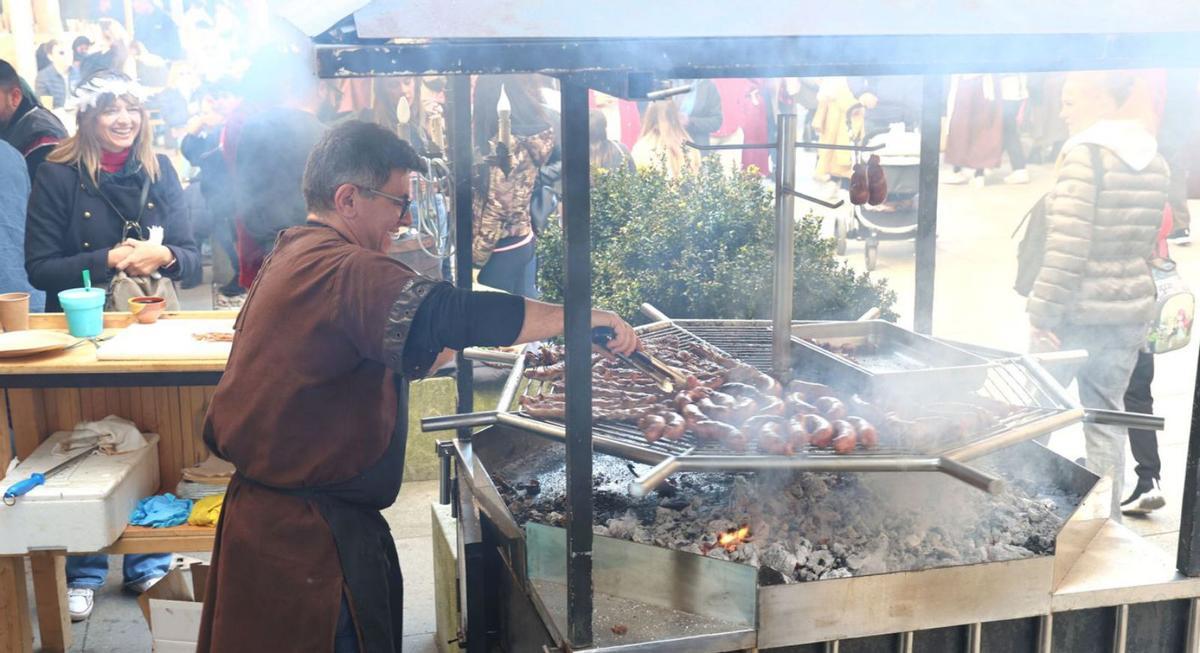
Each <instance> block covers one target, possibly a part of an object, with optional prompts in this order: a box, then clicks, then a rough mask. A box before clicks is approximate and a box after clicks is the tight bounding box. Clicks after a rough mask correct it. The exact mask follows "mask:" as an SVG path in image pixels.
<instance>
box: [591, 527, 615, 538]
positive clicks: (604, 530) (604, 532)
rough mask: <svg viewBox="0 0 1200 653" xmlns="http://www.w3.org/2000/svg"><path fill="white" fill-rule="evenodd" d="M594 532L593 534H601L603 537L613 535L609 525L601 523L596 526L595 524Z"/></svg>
mask: <svg viewBox="0 0 1200 653" xmlns="http://www.w3.org/2000/svg"><path fill="white" fill-rule="evenodd" d="M592 534H593V535H600V536H602V537H611V536H612V535H611V534H610V533H609V532H608V527H607V526H601V525H599V524H597V525H595V526H593V527H592Z"/></svg>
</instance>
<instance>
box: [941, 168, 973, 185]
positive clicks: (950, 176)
mask: <svg viewBox="0 0 1200 653" xmlns="http://www.w3.org/2000/svg"><path fill="white" fill-rule="evenodd" d="M970 179H971V177H970V176H969V175H967V173H965V172H963V171H961V170H959V171H958V172H954V171H950V172H947V173H946V174H944V175H942V177H941V180H942V183H943V184H952V185H954V186H958V185H959V184H965V183H967V182H968V181H970Z"/></svg>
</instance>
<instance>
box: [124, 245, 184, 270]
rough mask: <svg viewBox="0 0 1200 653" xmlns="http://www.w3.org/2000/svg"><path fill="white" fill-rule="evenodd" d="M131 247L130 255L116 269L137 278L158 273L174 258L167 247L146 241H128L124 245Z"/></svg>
mask: <svg viewBox="0 0 1200 653" xmlns="http://www.w3.org/2000/svg"><path fill="white" fill-rule="evenodd" d="M124 246H129V247H131V251H130V252H129V254H127V255H126V256H125V258H124V259H122V260H121V261H120V262H119V263H117V265H116V268H117V269H118V270H121V271H122V272H125V273H126V274H132V275H133V276H135V277H144V276H147V275H150V274H152V273H154V272H157V271H158V269H159V268H161V267H163V266H165V265H167V264H169V263H170V262H171V259H172V258H174V256H173V255H172V254H171V250H169V249H167V247H166V246H165V245H154V244H152V243H148V242H146V241H144V240H127V241H125V243H124V244H123V245H122V247H124Z"/></svg>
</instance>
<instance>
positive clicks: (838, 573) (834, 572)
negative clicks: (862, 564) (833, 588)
mask: <svg viewBox="0 0 1200 653" xmlns="http://www.w3.org/2000/svg"><path fill="white" fill-rule="evenodd" d="M853 575H854V574H851V573H850V570H849V569H846V568H845V567H838V568H836V569H830V570H829V571H826V572H824V573H822V574H821V575H820V576H817V579H818V580H830V579H833V578H850V577H851V576H853Z"/></svg>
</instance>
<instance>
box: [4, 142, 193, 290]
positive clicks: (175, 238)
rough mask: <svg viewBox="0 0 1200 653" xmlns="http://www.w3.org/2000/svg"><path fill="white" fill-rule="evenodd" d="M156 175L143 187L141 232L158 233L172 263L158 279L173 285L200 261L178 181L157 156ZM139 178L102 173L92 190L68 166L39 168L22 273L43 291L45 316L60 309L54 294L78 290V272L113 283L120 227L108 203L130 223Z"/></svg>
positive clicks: (139, 175) (98, 282)
mask: <svg viewBox="0 0 1200 653" xmlns="http://www.w3.org/2000/svg"><path fill="white" fill-rule="evenodd" d="M158 168H159V175H158V181H157V182H155V183H153V184H151V185H150V192H149V195H148V197H147V200H146V205H145V208H144V209H143V211H142V217H141V225H142V226H143V227H151V226H155V225H158V226H161V227H163V244H164V245H166V246H167V248H168V249H170V250H171V253H172V254H174V255H175V260H176V261H177V262H176V264H175V265H173V266H171V267H170V268H162V269H160V270H159V272H161V273H162V274H163V276H166V277H168V278H170V279H172V280H176V281H177V280H179V279H180V278H185V277H186V276H187V275H188V274H193V273H195V272H196V269H197V268H198V267H199V266H200V254H199V250H198V248H197V246H196V241H195V239H194V238H193V237H192V226H191V224H190V222H189V220H188V214H187V207H186V205H185V203H184V199H183V187H182V186H181V185H180V183H179V176H178V175H177V174H176V172H175V168H174V167H173V166H172V165H171V162H170V161H169V160H168V159H167V158H166V157H165V156H162V155H161V154H160V155H159V156H158ZM144 178H145V173H144V172H141V171H140V170H139V171H136V172H129V170H128V168H127V169H126V170H124V171H121V172H119V173H116V174H115V175H109V174H104V173H101V175H100V186H99V188H98V189H97V188H96V187H94V186H93V185H92V184H91V182H90V180H88V179H86V178H85V177H81V175H80V171H79V169H78V168H76V167H75V166H72V165H65V164H61V163H44V164H42V165H41V167H39V168H38V172H37V178H36V179H35V180H34V182H33V191H32V192H31V193H30V196H29V210H28V216H27V219H26V222H25V270H26V272H28V273H29V283H30V284H32V285H33V287H34V288H38V289H39V290H44V291H46V311H47V312H56V311H61V310H62V308H61V307H60V306H59V303H58V293H59V291H61V290H66V289H68V288H78V287H80V286H82V285H83V277H82V275H83V270H84V269H85V268H86V269H88V270H90V271H91V277H92V283H93V284H94V285H97V286H107V285H108V282H109V280H110V278H111V276H112V270H110V269H109V267H108V250H110V249H112V247H113V246H115V245H116V244H117V243H120V242H121V241H122V240H124V237H123V232H122V227H123V224H124V223H123V221H122V220H121V218H120V217H118V215H117V212H116V211H114V210H113V209H112V207H110V206H109V202H111V203H112V204H113V205H115V206H116V207H117V208H118V209H119V210H120V212H121V213H122V214H124V215H125V216H126V217H128V218H129V219H131V220H133V219H135V218H136V217H137V207H138V205H139V202H140V199H141V185H142V184H141V180H142V179H144ZM100 193H103V194H104V196H101V195H100ZM105 197H107V198H108V202H106V201H105Z"/></svg>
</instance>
